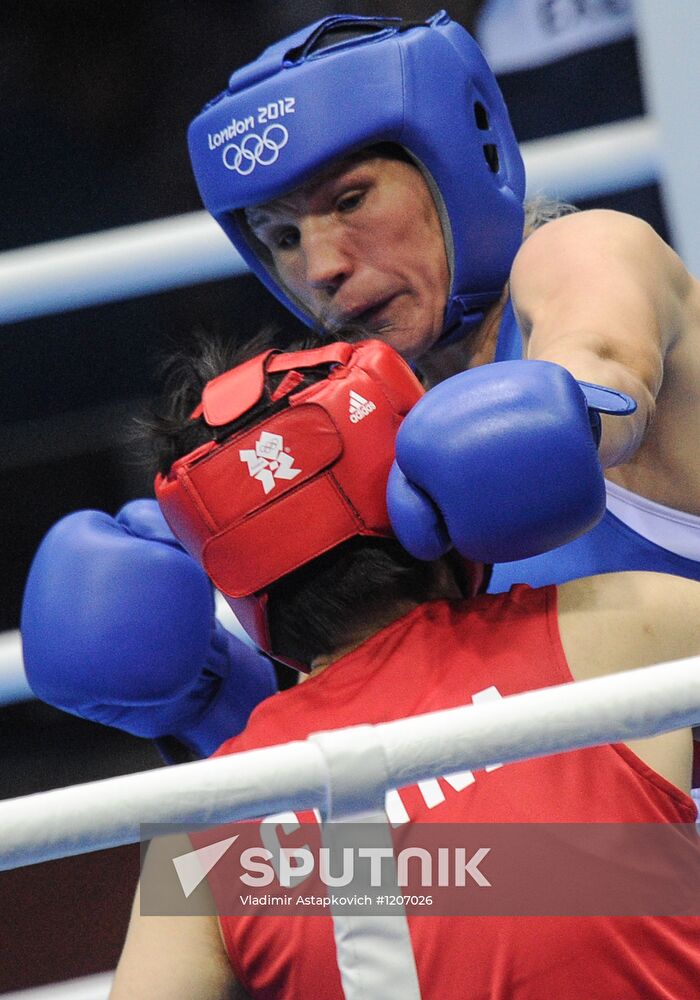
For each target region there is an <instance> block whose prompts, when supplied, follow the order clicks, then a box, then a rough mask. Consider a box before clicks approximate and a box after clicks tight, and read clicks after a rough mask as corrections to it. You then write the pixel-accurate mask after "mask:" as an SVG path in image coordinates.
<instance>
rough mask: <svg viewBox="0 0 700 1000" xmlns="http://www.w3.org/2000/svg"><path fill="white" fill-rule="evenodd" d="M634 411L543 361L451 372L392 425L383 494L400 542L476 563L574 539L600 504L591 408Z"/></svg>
mask: <svg viewBox="0 0 700 1000" xmlns="http://www.w3.org/2000/svg"><path fill="white" fill-rule="evenodd" d="M635 407H636V404H635V403H634V401H633V400H632V399H630V398H629V397H628V396H626V395H625V394H624V393H619V392H616V391H614V390H610V389H605V388H603V387H600V386H590V385H587V384H586V383H578V382H577V381H576V380H575V379H574V378H573V376H572V375H571V374H570V373H569V372H568V371H566V369H564V368H561V367H560V366H559V365H555V364H550V363H549V362H547V361H504V362H502V363H499V364H492V365H483V366H482V367H479V368H475V369H472V370H471V371H466V372H461V373H460V374H459V375H455V376H453V377H452V378H450V379H447V380H446V381H445V382H442V383H441V384H440V385H437V386H436V387H435V388H434V389H431V390H430V391H429V392H428V393H426V395H425V396H424V397H423V398H422V399H421V400H419V402H418V403H417V404H416V405H415V406H414V408H413V409H412V410H411V412H410V413H409V414H408V416H407V417H406V419H405V420H404V422H403V424H402V425H401V428H400V430H399V433H398V437H397V440H396V461H395V462H394V465H393V468H392V470H391V475H390V477H389V485H388V490H387V502H388V506H389V516H390V518H391V522H392V525H393V528H394V531H395V532H396V535H397V537H398V539H399V541H400V542H401V544H402V545H403V546H404V548H406V549H407V550H408V551H409V552H411V553H412V554H413V555H415V556H417V557H418V558H420V559H436V558H437V557H438V556H440V555H442V554H443V553H444V552H446V551H447V550H448V549H449V548H450V547H451V546H454V547H455V548H456V549H457V550H458V551H459V552H460V553H461V554H462V555H463V556H466V557H468V558H469V559H472V560H474V561H475V562H484V563H493V562H510V561H511V560H515V559H525V558H527V557H528V556H534V555H538V554H539V553H541V552H546V551H548V550H549V549H552V548H555V547H556V546H559V545H563V544H564V543H565V542H568V541H571V540H572V539H573V538H576V537H577V536H578V535H580V534H582V533H583V532H584V531H587V530H588V529H589V528H592V527H593V525H595V524H596V523H597V522H598V521H599V520H600V518H601V517H602V516H603V512H604V510H605V484H604V479H603V471H602V469H601V466H600V462H599V461H598V454H597V450H596V448H597V443H598V439H597V437H596V426H597V421H598V419H599V418H598V417H597V414H598V411H600V412H604V413H617V414H625V413H631V412H633V411H634V409H635ZM598 426H599V425H598Z"/></svg>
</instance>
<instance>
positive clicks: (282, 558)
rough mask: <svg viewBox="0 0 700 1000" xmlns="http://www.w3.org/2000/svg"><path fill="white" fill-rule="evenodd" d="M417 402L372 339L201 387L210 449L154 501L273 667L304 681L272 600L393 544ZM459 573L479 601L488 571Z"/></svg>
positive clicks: (404, 375)
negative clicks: (403, 441)
mask: <svg viewBox="0 0 700 1000" xmlns="http://www.w3.org/2000/svg"><path fill="white" fill-rule="evenodd" d="M422 395H423V388H422V386H421V384H420V382H419V381H418V379H417V378H416V377H415V375H414V374H413V373H412V372H411V370H410V368H409V367H408V365H407V364H406V362H405V361H403V360H402V358H401V357H400V356H399V355H398V354H397V353H396V352H395V351H394V350H393V349H392V348H390V347H388V346H387V345H386V344H384V343H382V342H381V341H378V340H368V341H364V342H360V343H356V344H354V345H351V344H349V343H343V342H336V343H332V344H327V343H326V344H324V345H323V346H320V347H317V348H315V349H312V350H306V351H298V352H292V353H280V352H275V351H274V350H272V349H270V350H267V351H264V352H262V353H261V354H258V355H256V356H255V357H254V358H252V359H251V360H249V361H246V362H245V363H244V364H242V365H239V366H238V367H236V368H234V369H232V370H230V371H227V372H225V373H224V374H223V375H220V376H218V377H217V378H215V379H214V380H212V381H211V382H209V383H208V384H207V386H206V387H205V389H204V391H203V393H202V401H201V403H200V404H199V405H198V406H197V408H196V409H195V411H194V413H193V414H192V420H193V421H200V422H201V426H202V429H203V430H204V429H205V428H206V430H205V433H206V434H207V436H208V437H209V438H210V439H209V440H208V441H206V443H204V444H202V445H200V446H199V447H196V448H194V450H192V451H190V452H189V454H187V455H185V456H184V457H183V458H180V459H178V460H177V461H176V462H174V464H173V465H172V468H171V469H170V471H169V472H168V474H167V475H162V474H159V475H158V477H157V479H156V496H157V498H158V501H159V503H160V506H161V509H162V511H163V513H164V515H165V518H166V520H167V521H168V523H169V525H170V527H171V528H172V530H173V532H174V534H175V535H176V536H177V538H179V540H180V541H181V542H182V544H183V545H184V547H185V548H186V549H187V551H188V552H189V553H190V554H191V555H192V556H194V558H195V559H196V560H197V561H198V562H200V563H201V564H202V565H203V567H204V569H205V570H206V572H207V574H208V575H209V577H210V578H211V580H212V581H213V582H214V584H215V585H216V586H217V587H218V589H219V590H220V591H222V593H223V594H224V595H225V596H226V597H227V599H228V601H229V603H230V604H231V606H232V608H233V610H234V612H235V614H236V616H237V617H238V619H239V621H240V622H241V624H242V625H243V627H244V628H245V630H246V631H247V633H248V635H249V636H250V637H251V638H252V639H253V640H254V642H255V643H256V644H257V645H258V646H259V647H260V648H261V649H264V650H266V651H267V652H269V653H270V654H271V655H273V656H274V657H276V658H277V659H280V660H282V661H284V662H287V663H289V664H290V665H292V666H295V667H297V668H298V669H301V670H303V671H305V672H306V671H308V670H309V669H310V664H309V663H308V662H305V661H304V659H301V660H300V659H298V658H295V657H293V656H290V654H289V651H285V650H284V649H281V648H275V643H273V642H272V638H271V633H270V623H269V621H268V617H267V605H268V593H267V588H268V587H269V586H270V585H271V584H273V583H275V582H276V581H278V580H279V579H280V578H282V577H286V576H288V575H289V574H290V573H293V572H294V571H295V570H297V569H299V568H300V567H302V566H304V565H306V564H307V563H309V562H310V561H311V560H313V559H316V558H317V557H318V556H321V555H323V554H324V553H326V552H329V551H331V550H333V549H335V548H336V547H337V546H339V545H340V544H341V543H343V542H345V541H347V540H349V539H351V538H354V537H356V536H365V537H368V538H384V539H388V538H393V537H394V533H393V531H392V528H391V525H390V522H389V517H388V514H387V505H386V484H387V478H388V475H389V470H390V468H391V464H392V461H393V458H394V443H395V439H396V432H397V431H398V428H399V426H400V424H401V421H402V420H403V418H404V417H405V415H406V414H407V413H408V411H409V410H410V409H411V407H412V406H413V405H414V403H416V402H417V401H418V400H419V399H420V397H421V396H422ZM403 561H405V557H403ZM419 567H420V564H419V563H417V564H416V568H419ZM463 569H464V572H462V573H461V574H460V576H461V578H462V580H463V582H464V588H463V589H464V591H465V596H472V595H473V594H474V593H476V592H477V590H478V589H480V588H481V586H482V584H483V582H484V579H485V573H484V568H483V567H482V566H481V565H476V564H473V563H468V562H467V563H464V564H463ZM362 603H363V602H362V600H361V599H360V595H358V604H360V605H361V604H362Z"/></svg>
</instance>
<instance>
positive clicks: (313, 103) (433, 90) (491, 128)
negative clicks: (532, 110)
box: [189, 11, 525, 332]
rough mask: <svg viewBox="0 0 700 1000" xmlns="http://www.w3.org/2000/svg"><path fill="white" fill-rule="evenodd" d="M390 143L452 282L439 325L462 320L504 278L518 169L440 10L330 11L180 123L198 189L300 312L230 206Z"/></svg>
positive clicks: (502, 117)
mask: <svg viewBox="0 0 700 1000" xmlns="http://www.w3.org/2000/svg"><path fill="white" fill-rule="evenodd" d="M387 142H388V143H394V144H396V145H398V146H401V147H402V148H403V149H404V150H405V151H406V152H407V153H408V154H409V155H410V157H411V159H412V160H413V161H414V162H415V163H416V165H417V166H418V167H419V168H420V169H421V170H422V172H423V175H424V176H425V178H426V181H427V183H428V185H429V187H430V189H431V192H432V194H433V198H434V199H435V202H436V206H437V209H438V213H439V215H440V219H441V223H442V228H443V235H444V239H445V246H446V250H447V257H448V260H449V263H450V271H451V286H450V295H449V299H448V303H447V307H446V314H445V330H446V332H450V331H455V330H458V329H464V330H466V329H468V328H469V327H471V326H473V325H474V324H475V323H476V322H478V321H479V320H480V319H481V318H482V317H483V313H484V310H485V308H486V307H487V306H488V305H490V304H491V303H492V302H495V301H496V300H497V299H498V298H499V296H500V295H501V292H502V291H503V287H504V285H505V283H506V282H507V280H508V276H509V273H510V268H511V264H512V262H513V258H514V257H515V254H516V253H517V250H518V247H519V246H520V243H521V240H522V235H523V217H524V213H523V199H524V194H525V173H524V168H523V162H522V158H521V156H520V151H519V149H518V145H517V142H516V140H515V136H514V134H513V130H512V127H511V124H510V120H509V118H508V112H507V110H506V107H505V104H504V103H503V98H502V96H501V93H500V90H499V89H498V85H497V83H496V79H495V77H494V75H493V73H492V72H491V70H490V68H489V66H488V64H487V63H486V61H485V59H484V57H483V55H482V53H481V50H480V49H479V47H478V46H477V44H476V42H475V41H474V39H473V38H472V37H471V36H470V35H469V34H468V33H467V32H466V31H465V30H464V28H462V27H461V26H460V25H459V24H457V23H456V22H454V21H452V20H451V19H450V18H449V17H448V16H447V14H446V13H445V12H444V11H440V12H439V13H437V14H435V15H433V17H431V18H430V19H429V20H428V21H426V22H425V23H420V24H416V23H415V22H405V21H403V20H402V19H401V18H397V17H387V18H382V17H379V18H372V17H356V16H352V15H347V16H346V15H335V16H332V17H327V18H324V19H323V20H321V21H317V22H316V23H315V24H312V25H310V26H309V27H307V28H304V29H302V30H301V31H298V32H296V34H293V35H291V36H290V37H288V38H285V39H283V40H282V41H280V42H277V43H276V44H275V45H272V46H271V47H270V48H268V49H266V50H265V52H263V53H262V55H261V56H260V57H259V58H258V59H256V60H255V62H253V63H251V64H250V65H248V66H244V67H243V68H242V69H239V70H237V71H236V72H235V73H234V74H233V76H232V77H231V79H230V81H229V86H228V89H227V90H225V91H224V92H223V93H222V94H220V95H219V96H218V97H217V98H215V99H214V100H213V101H211V102H210V104H208V105H207V107H206V108H205V109H204V110H203V111H202V113H201V114H200V115H198V117H197V118H195V120H194V121H193V122H192V124H191V125H190V129H189V148H190V156H191V158H192V167H193V170H194V174H195V177H196V180H197V184H198V186H199V191H200V194H201V196H202V201H203V202H204V204H205V206H206V207H207V209H208V210H209V211H210V212H211V214H212V215H213V216H214V218H215V219H216V220H217V222H219V224H220V225H221V227H222V228H223V229H224V231H225V232H226V233H227V235H228V236H229V238H230V239H231V241H232V242H233V244H234V245H235V246H236V248H237V249H238V250H239V252H240V253H241V255H242V256H243V257H244V258H245V260H246V261H247V263H248V265H249V266H250V268H251V270H252V271H253V272H254V273H255V274H256V275H257V276H258V277H259V278H260V279H261V281H263V282H264V284H265V285H267V287H268V288H269V289H270V290H271V291H272V292H273V293H274V294H275V295H276V296H277V297H278V298H279V299H280V300H281V301H282V302H283V303H284V305H285V306H286V307H287V308H288V309H290V310H291V311H292V312H294V313H295V314H296V315H297V316H298V317H299V318H300V319H302V320H303V321H304V322H306V323H308V324H309V325H313V321H314V318H313V317H312V316H310V314H309V313H308V311H306V309H305V307H304V306H303V305H302V303H301V302H299V301H298V300H297V299H296V298H294V297H293V296H292V295H291V294H290V292H289V290H288V289H287V288H286V287H284V286H283V285H282V284H281V283H280V282H279V279H278V277H277V275H276V273H275V271H274V269H273V267H272V265H271V262H270V260H269V258H267V259H266V257H265V254H264V253H262V251H261V247H260V244H259V243H257V242H255V243H254V242H253V238H252V236H251V234H250V232H249V230H248V227H247V225H246V223H245V220H244V218H243V213H242V212H241V211H240V210H241V209H244V208H246V207H250V206H252V205H257V204H261V203H263V202H267V201H270V200H271V199H274V198H278V197H279V196H280V195H283V194H285V193H288V192H289V191H291V190H293V189H294V188H296V187H298V186H299V185H302V184H304V183H305V182H306V181H308V180H309V179H310V178H311V177H312V176H313V175H314V174H315V173H317V172H318V171H319V170H320V169H321V168H323V167H325V166H327V165H328V164H330V163H332V162H333V161H336V160H339V159H341V158H343V157H345V156H348V155H349V154H351V153H353V152H356V151H358V150H360V149H364V148H366V147H368V146H372V145H374V144H376V143H387Z"/></svg>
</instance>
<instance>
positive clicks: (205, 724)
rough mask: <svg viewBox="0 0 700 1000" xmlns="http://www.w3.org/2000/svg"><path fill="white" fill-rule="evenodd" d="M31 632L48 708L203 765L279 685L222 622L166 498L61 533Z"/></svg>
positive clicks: (36, 600)
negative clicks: (201, 759) (171, 742)
mask: <svg viewBox="0 0 700 1000" xmlns="http://www.w3.org/2000/svg"><path fill="white" fill-rule="evenodd" d="M21 632H22V643H23V650H24V665H25V669H26V672H27V679H28V681H29V684H30V686H31V688H32V690H33V691H34V693H35V694H36V696H37V697H38V698H41V699H42V700H43V701H46V702H48V703H49V704H51V705H55V706H56V707H57V708H62V709H64V710H65V711H67V712H71V713H72V714H73V715H79V716H82V717H83V718H86V719H91V720H93V721H94V722H101V723H104V724H106V725H109V726H116V727H117V728H118V729H123V730H125V731H126V732H128V733H133V734H134V735H136V736H144V737H150V738H159V737H171V738H175V739H176V740H177V741H179V742H180V743H182V744H184V745H185V746H186V747H188V748H189V749H190V750H191V751H192V752H193V753H194V754H196V755H198V756H207V755H208V754H210V753H212V752H213V751H214V750H215V749H216V748H217V747H218V746H220V744H221V743H222V742H223V741H224V740H226V739H228V738H229V737H230V736H233V735H235V734H236V733H238V732H240V730H241V729H243V727H244V726H245V724H246V722H247V720H248V716H249V714H250V712H251V711H252V710H253V708H254V707H255V706H256V705H257V704H258V702H260V701H262V699H263V698H266V697H268V695H271V694H273V693H274V691H275V690H276V686H277V685H276V678H275V673H274V670H273V667H272V664H271V663H270V661H269V660H268V659H267V658H266V657H265V656H263V655H262V654H260V653H258V652H257V651H256V650H254V649H251V648H250V647H249V646H247V645H245V644H244V643H242V642H241V641H240V640H238V639H236V638H235V637H234V636H232V635H230V634H229V633H228V632H227V631H226V630H225V629H224V628H223V626H221V625H220V624H219V623H218V622H217V621H216V619H215V617H214V596H213V590H212V587H211V584H210V582H209V580H208V578H207V577H206V575H205V574H204V572H203V571H202V569H201V568H200V566H198V564H197V563H196V562H195V561H194V560H193V559H192V558H191V557H190V556H189V555H188V554H187V553H186V552H185V551H184V550H183V549H182V547H181V546H180V544H179V543H178V542H177V540H176V539H175V537H174V536H173V534H172V532H171V531H170V528H169V527H168V526H167V524H166V523H165V519H164V518H163V515H162V514H161V512H160V508H159V507H158V504H157V503H156V502H155V500H134V501H132V502H131V503H128V504H127V505H126V506H125V507H123V508H122V509H121V511H120V512H119V513H118V514H117V516H116V518H112V517H110V516H109V515H108V514H105V513H102V512H101V511H97V510H83V511H78V512H77V513H75V514H70V515H68V517H65V518H63V519H62V520H61V521H59V522H58V523H57V524H55V525H54V526H53V527H52V528H51V530H50V531H49V532H48V533H47V535H46V537H45V538H44V540H43V541H42V543H41V545H40V547H39V550H38V552H37V554H36V556H35V558H34V561H33V563H32V566H31V569H30V572H29V578H28V580H27V585H26V589H25V594H24V602H23V607H22V622H21ZM166 745H167V741H166Z"/></svg>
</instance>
